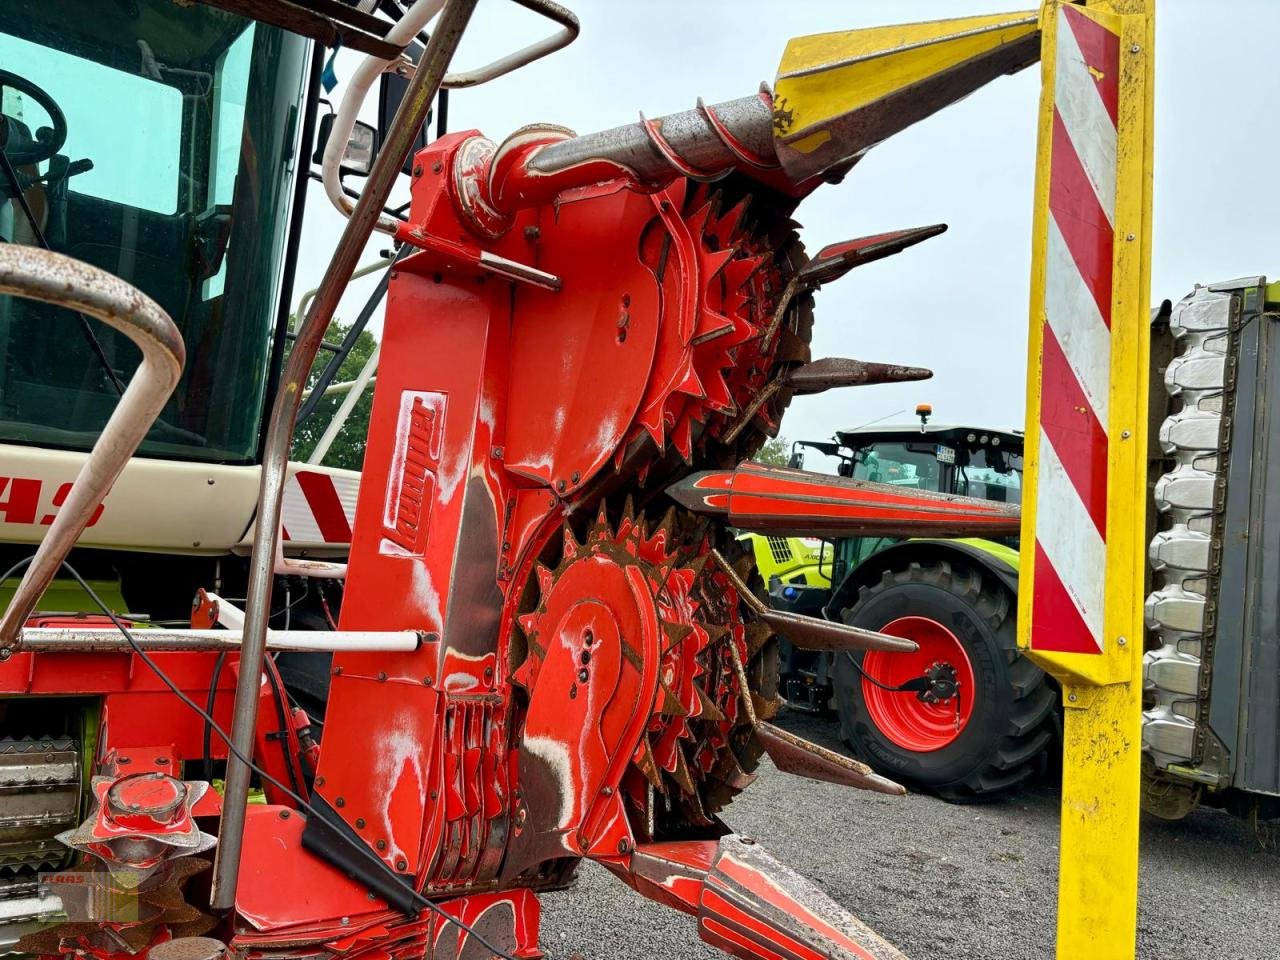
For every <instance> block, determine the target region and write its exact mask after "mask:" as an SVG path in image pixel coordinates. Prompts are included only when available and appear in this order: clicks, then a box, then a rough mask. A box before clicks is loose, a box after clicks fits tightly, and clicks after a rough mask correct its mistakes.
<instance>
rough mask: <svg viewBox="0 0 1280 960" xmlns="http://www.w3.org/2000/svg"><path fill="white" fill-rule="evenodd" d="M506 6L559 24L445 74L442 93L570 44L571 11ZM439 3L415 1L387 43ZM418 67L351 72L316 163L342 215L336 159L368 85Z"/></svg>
mask: <svg viewBox="0 0 1280 960" xmlns="http://www.w3.org/2000/svg"><path fill="white" fill-rule="evenodd" d="M512 2H514V3H516V4H518V5H519V6H522V7H524V8H525V9H526V10H532V11H533V12H534V13H537V14H540V15H541V16H543V17H546V18H547V19H548V20H551V21H552V22H554V23H557V24H559V25H560V29H559V30H557V31H556V32H555V33H553V34H551V35H550V36H548V37H544V38H543V39H541V40H539V41H537V42H536V43H531V44H529V45H528V46H526V47H522V48H520V49H519V50H517V51H515V52H514V53H510V54H507V55H506V56H504V57H499V58H498V59H497V60H494V61H493V62H491V63H488V64H485V65H484V66H483V67H478V68H476V69H474V70H464V71H462V72H460V73H450V74H447V75H446V76H445V77H444V78H443V79H442V80H441V82H440V86H441V87H442V88H444V89H456V88H460V87H474V86H478V85H479V84H482V83H488V82H489V81H490V80H495V79H497V78H498V77H501V76H505V75H506V74H508V73H510V72H511V71H513V70H518V69H519V68H520V67H523V66H527V65H528V64H530V63H533V62H534V61H535V60H540V59H541V58H543V57H545V56H547V55H548V54H551V53H555V52H556V51H557V50H561V49H563V48H565V47H567V46H568V45H569V44H571V43H573V41H574V40H576V39H577V37H578V32H579V30H580V29H581V27H580V25H579V23H578V18H577V17H575V16H574V15H573V13H572V11H570V10H567V9H565V8H564V7H562V6H560V4H558V3H555V2H553V0H512ZM441 4H442V0H418V2H417V3H415V4H414V5H413V6H412V7H410V8H409V11H408V12H407V13H406V14H405V15H404V16H403V17H402V18H401V19H400V20H399V21H398V22H397V23H396V25H395V26H394V27H392V28H391V30H390V31H388V33H387V39H388V40H394V41H395V42H397V43H401V42H403V43H408V42H409V41H410V40H411V39H412V38H413V37H414V36H415V35H416V34H417V32H418V31H419V30H421V29H422V28H423V27H425V26H426V25H427V23H429V22H430V21H431V20H432V19H433V18H434V17H435V15H436V13H437V12H439V10H440V7H441ZM418 69H419V67H418V66H416V65H415V64H414V63H413V61H411V60H410V59H409V58H408V57H404V56H401V57H400V58H399V59H396V60H382V59H380V58H378V57H375V56H369V57H366V58H365V60H364V62H363V63H361V64H360V66H359V67H357V68H356V71H355V73H354V74H353V75H352V77H351V80H350V81H349V83H348V86H347V89H346V92H345V93H344V94H343V97H342V102H341V103H340V104H339V105H338V112H337V115H336V116H335V117H334V118H333V125H332V126H331V127H330V128H329V139H328V141H327V142H326V143H325V149H324V156H323V158H322V160H321V163H320V178H321V180H322V181H323V183H324V189H325V194H326V195H327V196H328V197H329V201H330V202H331V203H332V204H333V205H334V207H336V208H337V210H338V212H339V213H341V214H342V215H343V216H351V211H352V210H353V209H354V205H353V204H352V202H351V199H350V198H349V197H348V196H347V195H346V194H345V193H344V192H343V189H342V181H341V178H340V176H339V171H340V168H341V163H342V156H343V153H344V151H345V150H346V146H347V140H348V139H349V138H350V137H351V132H352V130H354V129H355V123H356V118H357V117H358V116H359V113H360V107H361V105H362V104H363V103H364V99H365V97H366V96H367V95H368V93H369V90H370V89H371V88H372V87H373V82H374V80H376V79H377V78H378V77H380V76H381V75H382V74H383V73H386V72H387V71H389V70H394V71H395V72H396V73H397V74H399V75H400V76H402V77H409V78H411V77H413V76H414V75H415V74H416V72H417V70H418ZM400 223H401V221H400V220H397V219H396V218H394V217H389V216H386V215H381V216H379V217H378V222H377V225H376V227H375V228H374V229H376V230H379V231H381V232H382V233H386V234H390V235H392V236H394V235H395V233H396V231H397V229H398V228H399V226H400Z"/></svg>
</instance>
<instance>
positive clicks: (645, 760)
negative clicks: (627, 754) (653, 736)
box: [635, 733, 666, 793]
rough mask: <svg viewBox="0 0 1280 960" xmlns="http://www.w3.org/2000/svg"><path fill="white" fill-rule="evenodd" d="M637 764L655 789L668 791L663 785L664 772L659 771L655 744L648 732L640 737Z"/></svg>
mask: <svg viewBox="0 0 1280 960" xmlns="http://www.w3.org/2000/svg"><path fill="white" fill-rule="evenodd" d="M635 764H636V768H637V769H638V770H639V771H640V772H641V773H643V774H644V776H645V779H646V780H648V781H649V783H651V784H652V785H653V787H654V789H656V790H660V791H662V792H663V793H666V788H665V787H664V786H663V785H662V774H661V773H659V772H658V764H657V761H655V760H654V759H653V744H651V743H650V742H649V734H648V733H646V734H644V735H643V736H642V737H641V738H640V746H639V747H638V748H637V750H636V758H635Z"/></svg>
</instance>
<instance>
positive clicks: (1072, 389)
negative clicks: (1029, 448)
mask: <svg viewBox="0 0 1280 960" xmlns="http://www.w3.org/2000/svg"><path fill="white" fill-rule="evenodd" d="M1040 383H1041V385H1042V386H1041V400H1040V425H1041V426H1042V427H1044V432H1045V433H1046V434H1048V436H1049V442H1050V443H1052V444H1053V449H1054V450H1056V451H1057V452H1058V459H1059V460H1061V461H1062V466H1063V469H1065V470H1066V472H1067V476H1068V477H1069V478H1070V480H1071V485H1072V486H1073V487H1075V490H1076V493H1077V494H1079V496H1080V500H1081V502H1083V503H1084V507H1085V509H1086V510H1088V511H1089V516H1090V517H1091V518H1092V519H1093V523H1094V526H1096V527H1097V528H1098V535H1099V536H1101V537H1102V539H1103V540H1106V538H1107V433H1106V431H1105V430H1104V429H1103V428H1102V424H1101V423H1099V422H1098V416H1097V414H1096V413H1095V412H1094V410H1093V407H1091V406H1090V405H1089V400H1088V398H1087V397H1085V394H1084V390H1083V389H1082V388H1081V386H1080V381H1079V380H1078V379H1077V378H1076V375H1075V372H1074V371H1073V370H1072V369H1071V364H1069V363H1068V362H1067V357H1066V354H1064V353H1063V352H1062V346H1061V345H1060V344H1059V343H1058V338H1057V336H1056V335H1055V334H1054V332H1053V328H1052V327H1050V326H1049V325H1048V324H1046V325H1045V327H1044V354H1043V359H1042V361H1041V368H1040ZM1045 506H1048V507H1049V508H1050V509H1052V505H1045Z"/></svg>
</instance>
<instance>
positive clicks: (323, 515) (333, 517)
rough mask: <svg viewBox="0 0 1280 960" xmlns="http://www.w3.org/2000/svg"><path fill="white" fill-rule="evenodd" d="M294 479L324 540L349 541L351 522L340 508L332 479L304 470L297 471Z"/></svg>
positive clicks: (332, 541) (339, 500)
mask: <svg viewBox="0 0 1280 960" xmlns="http://www.w3.org/2000/svg"><path fill="white" fill-rule="evenodd" d="M294 479H295V480H297V481H298V486H299V487H301V488H302V495H303V496H304V497H306V499H307V506H308V507H310V508H311V515H312V516H313V517H315V520H316V526H317V527H319V528H320V535H321V536H322V537H324V542H325V543H350V542H351V524H350V523H348V522H347V514H346V512H345V511H344V510H343V509H342V500H341V499H340V498H339V497H338V491H337V488H336V487H334V485H333V480H332V479H331V478H330V477H329V476H327V475H326V474H323V473H312V472H310V471H306V470H300V471H298V472H297V473H296V474H294Z"/></svg>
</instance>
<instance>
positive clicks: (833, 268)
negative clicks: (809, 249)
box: [796, 223, 947, 290]
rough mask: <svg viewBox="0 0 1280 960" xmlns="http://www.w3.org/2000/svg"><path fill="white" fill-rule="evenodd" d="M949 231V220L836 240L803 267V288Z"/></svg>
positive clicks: (800, 278)
mask: <svg viewBox="0 0 1280 960" xmlns="http://www.w3.org/2000/svg"><path fill="white" fill-rule="evenodd" d="M946 232H947V225H946V224H945V223H933V224H930V225H929V226H927V227H912V228H910V229H907V230H894V231H893V232H891V233H878V234H875V235H874V236H870V237H858V238H857V239H854V240H844V241H841V242H840V243H832V244H828V245H827V246H825V247H823V248H822V249H821V250H819V251H818V255H817V256H816V257H814V258H813V259H812V260H810V261H809V262H808V263H806V264H805V265H804V266H803V267H801V268H800V272H799V273H797V274H796V282H797V283H798V284H799V285H800V287H801V288H803V289H810V290H811V289H813V288H815V287H820V286H822V285H823V284H824V283H831V282H832V281H835V280H839V279H840V278H841V277H843V276H844V275H845V274H846V273H848V272H849V271H850V270H852V269H854V268H855V267H861V266H863V265H864V264H868V263H873V262H874V261H876V260H883V259H884V258H885V257H891V256H893V255H894V254H895V253H901V252H902V251H903V250H905V249H907V247H913V246H915V245H916V244H917V243H923V242H924V241H925V240H928V239H929V238H930V237H936V236H938V234H940V233H946Z"/></svg>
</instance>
